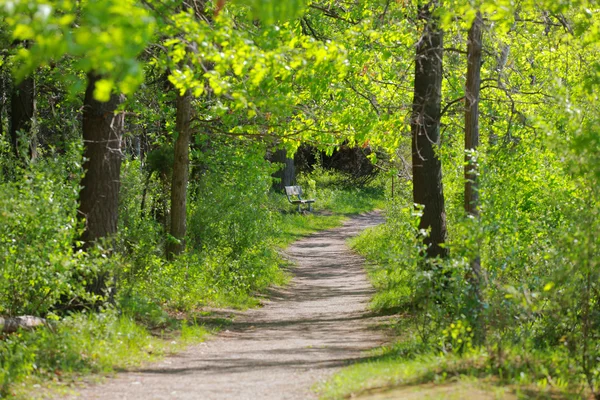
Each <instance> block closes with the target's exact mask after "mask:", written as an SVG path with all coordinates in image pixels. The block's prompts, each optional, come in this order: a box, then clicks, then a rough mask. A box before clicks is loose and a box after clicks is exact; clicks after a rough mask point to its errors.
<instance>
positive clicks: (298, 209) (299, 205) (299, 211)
mask: <svg viewBox="0 0 600 400" xmlns="http://www.w3.org/2000/svg"><path fill="white" fill-rule="evenodd" d="M300 211H302V210H300V203H298V212H300Z"/></svg>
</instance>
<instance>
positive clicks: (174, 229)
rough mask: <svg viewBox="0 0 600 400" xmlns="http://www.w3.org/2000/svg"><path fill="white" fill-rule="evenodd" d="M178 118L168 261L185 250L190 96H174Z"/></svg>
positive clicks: (176, 119) (176, 122)
mask: <svg viewBox="0 0 600 400" xmlns="http://www.w3.org/2000/svg"><path fill="white" fill-rule="evenodd" d="M176 107H177V115H176V117H175V129H176V131H177V134H178V136H177V141H176V142H175V159H174V162H173V178H172V184H171V228H170V230H169V233H170V235H171V237H170V238H169V240H168V241H167V258H168V259H172V258H173V257H174V256H176V255H178V254H181V252H183V250H184V249H185V234H186V228H187V224H186V220H187V207H186V200H187V186H188V177H189V166H190V137H191V130H190V121H191V117H192V96H191V94H190V93H189V91H188V92H186V93H185V94H184V95H183V96H180V95H178V96H177V102H176Z"/></svg>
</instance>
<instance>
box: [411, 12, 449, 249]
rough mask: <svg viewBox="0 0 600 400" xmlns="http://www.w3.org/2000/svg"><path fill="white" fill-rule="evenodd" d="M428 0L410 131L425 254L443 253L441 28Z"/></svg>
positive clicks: (414, 187)
mask: <svg viewBox="0 0 600 400" xmlns="http://www.w3.org/2000/svg"><path fill="white" fill-rule="evenodd" d="M435 4H437V3H436V2H431V3H429V4H428V5H427V6H422V7H420V10H419V18H420V19H422V20H424V21H425V27H424V28H423V34H422V36H421V39H420V40H419V43H418V44H417V53H416V60H415V83H414V98H413V111H412V120H411V131H412V167H413V198H414V202H415V203H417V204H421V205H423V206H424V210H423V216H422V217H421V222H420V225H419V228H420V229H425V230H429V231H430V233H429V236H428V237H426V238H425V239H424V242H425V244H426V245H427V250H426V255H427V257H428V258H435V257H442V258H443V257H446V256H447V255H448V250H447V249H445V248H443V247H442V246H441V245H443V243H444V242H445V241H446V212H445V209H444V190H443V186H442V164H441V161H440V159H439V158H438V156H437V154H436V153H435V148H434V146H436V145H437V144H438V142H439V136H440V118H441V115H440V113H441V99H442V59H443V31H442V30H441V29H439V27H438V25H437V20H436V17H434V16H433V15H432V10H431V8H432V7H433V6H435Z"/></svg>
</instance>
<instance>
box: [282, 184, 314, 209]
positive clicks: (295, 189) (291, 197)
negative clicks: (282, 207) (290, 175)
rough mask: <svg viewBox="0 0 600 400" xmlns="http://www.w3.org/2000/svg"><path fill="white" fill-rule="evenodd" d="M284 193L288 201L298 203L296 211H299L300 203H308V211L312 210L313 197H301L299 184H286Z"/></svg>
mask: <svg viewBox="0 0 600 400" xmlns="http://www.w3.org/2000/svg"><path fill="white" fill-rule="evenodd" d="M285 195H286V196H287V199H288V201H289V202H290V203H292V204H297V205H298V212H300V205H302V204H308V211H312V203H314V202H315V199H310V200H305V199H303V198H302V188H301V187H300V186H286V187H285Z"/></svg>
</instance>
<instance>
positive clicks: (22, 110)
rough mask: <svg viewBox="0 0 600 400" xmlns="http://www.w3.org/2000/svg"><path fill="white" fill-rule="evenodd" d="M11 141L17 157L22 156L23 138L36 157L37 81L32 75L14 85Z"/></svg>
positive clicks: (29, 152)
mask: <svg viewBox="0 0 600 400" xmlns="http://www.w3.org/2000/svg"><path fill="white" fill-rule="evenodd" d="M10 111H11V112H10V141H11V144H12V147H13V150H14V152H15V155H16V156H17V158H22V156H24V155H23V154H20V148H21V146H22V144H21V140H25V141H26V144H27V146H28V155H29V157H30V158H35V156H36V151H37V144H36V138H35V135H34V129H33V128H34V118H35V81H34V79H33V77H32V76H30V77H27V78H25V79H24V80H23V81H21V83H19V84H18V85H16V86H15V87H13V90H12V93H11V97H10Z"/></svg>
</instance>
